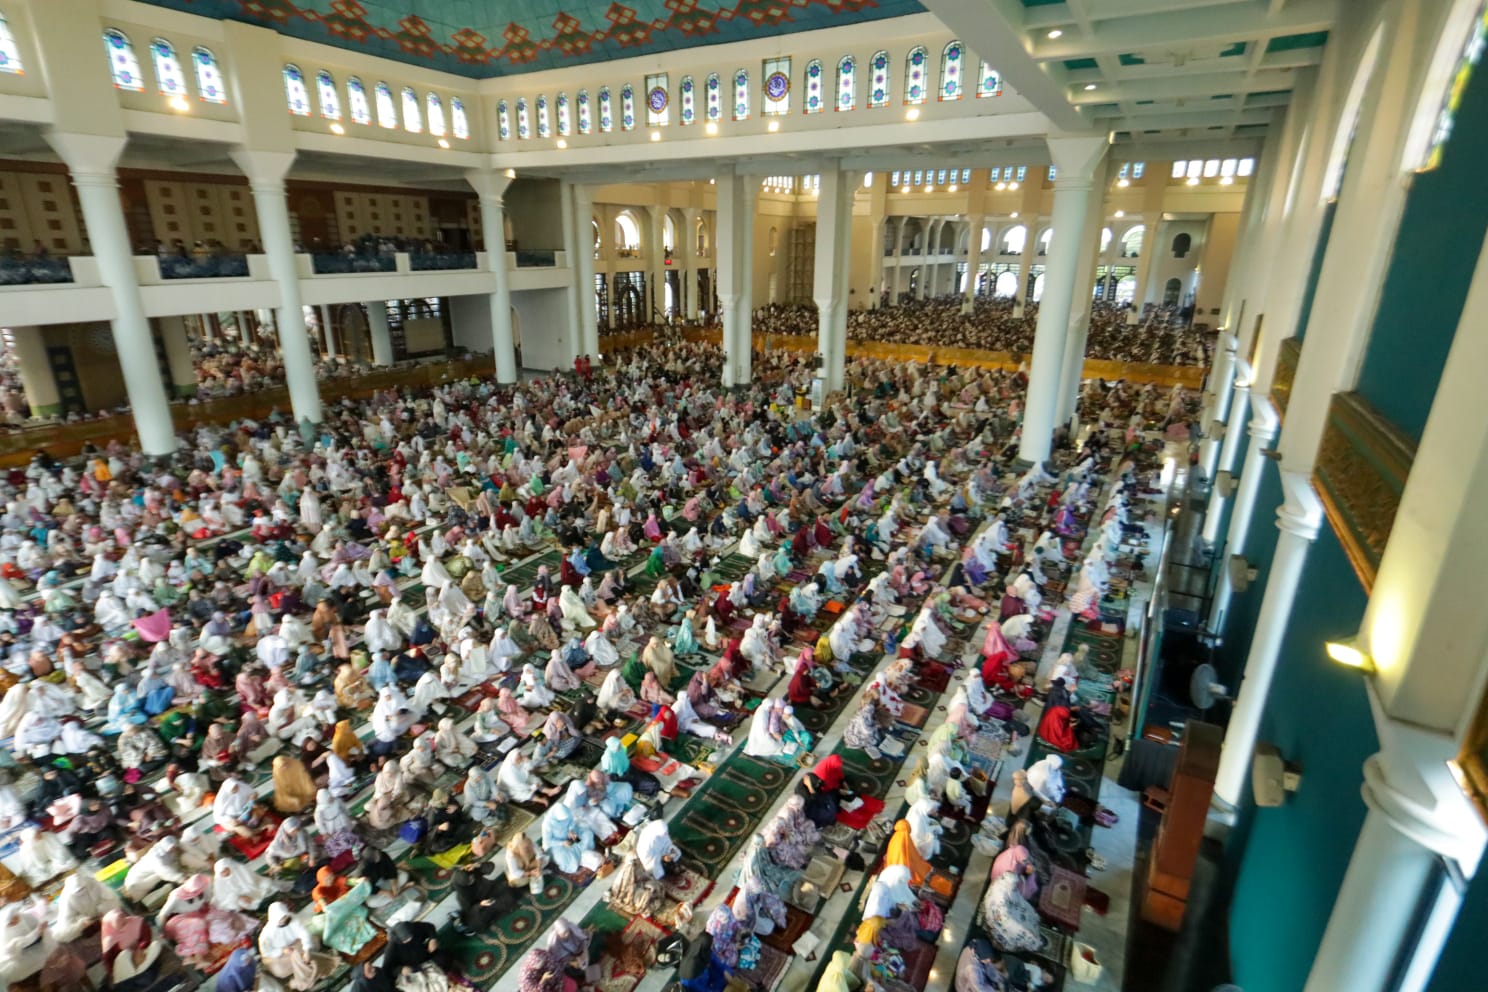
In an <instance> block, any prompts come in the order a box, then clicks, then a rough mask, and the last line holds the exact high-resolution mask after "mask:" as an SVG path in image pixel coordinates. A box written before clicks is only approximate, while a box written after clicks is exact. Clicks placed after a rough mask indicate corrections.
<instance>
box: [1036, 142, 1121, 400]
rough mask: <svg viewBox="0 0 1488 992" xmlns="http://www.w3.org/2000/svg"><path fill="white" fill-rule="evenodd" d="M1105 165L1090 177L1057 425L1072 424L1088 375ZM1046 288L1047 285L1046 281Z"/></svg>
mask: <svg viewBox="0 0 1488 992" xmlns="http://www.w3.org/2000/svg"><path fill="white" fill-rule="evenodd" d="M1106 164H1107V163H1106V162H1105V161H1101V162H1098V163H1097V164H1096V166H1095V169H1094V172H1093V174H1092V177H1091V195H1090V196H1089V197H1088V199H1087V202H1086V205H1085V211H1086V213H1085V223H1084V226H1083V227H1081V229H1080V230H1081V238H1080V257H1079V260H1078V262H1077V263H1076V266H1075V288H1074V295H1073V297H1072V298H1071V305H1070V319H1069V330H1068V332H1067V333H1066V335H1065V346H1064V361H1063V365H1062V368H1061V371H1060V378H1059V400H1058V402H1057V403H1056V405H1055V408H1054V416H1055V423H1059V424H1071V423H1072V422H1073V421H1074V417H1075V412H1076V409H1077V408H1078V406H1079V403H1080V378H1081V376H1082V375H1083V374H1084V372H1085V347H1086V344H1087V342H1088V341H1089V338H1090V304H1091V299H1092V294H1093V290H1094V287H1095V263H1096V261H1097V258H1096V256H1097V253H1098V252H1099V249H1100V231H1101V228H1102V227H1103V226H1104V221H1105V216H1106V210H1105V200H1106V198H1105V192H1104V191H1105V189H1106ZM1046 285H1047V282H1046Z"/></svg>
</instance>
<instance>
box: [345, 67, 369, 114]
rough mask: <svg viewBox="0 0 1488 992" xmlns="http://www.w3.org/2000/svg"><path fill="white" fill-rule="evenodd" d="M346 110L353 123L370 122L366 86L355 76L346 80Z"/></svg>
mask: <svg viewBox="0 0 1488 992" xmlns="http://www.w3.org/2000/svg"><path fill="white" fill-rule="evenodd" d="M346 110H347V113H349V114H350V115H351V119H352V121H353V122H354V123H357V124H371V123H372V108H371V107H370V106H369V105H368V104H367V88H366V87H365V86H363V85H362V81H361V80H360V79H358V78H357V77H355V76H351V77H350V78H348V79H347V80H346Z"/></svg>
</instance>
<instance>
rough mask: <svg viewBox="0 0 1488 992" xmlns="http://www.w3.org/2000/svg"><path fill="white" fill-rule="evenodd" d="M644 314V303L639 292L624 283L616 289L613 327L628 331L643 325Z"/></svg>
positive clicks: (631, 285)
mask: <svg viewBox="0 0 1488 992" xmlns="http://www.w3.org/2000/svg"><path fill="white" fill-rule="evenodd" d="M645 314H646V301H645V300H644V299H643V298H642V297H641V291H640V290H639V289H638V288H637V287H636V286H634V285H633V284H631V283H625V284H624V285H622V286H618V287H616V290H615V326H616V327H621V328H625V329H627V330H628V329H630V328H633V327H637V326H639V325H640V324H641V323H643V321H644V318H645Z"/></svg>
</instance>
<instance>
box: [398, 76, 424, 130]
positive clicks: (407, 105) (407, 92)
mask: <svg viewBox="0 0 1488 992" xmlns="http://www.w3.org/2000/svg"><path fill="white" fill-rule="evenodd" d="M403 129H404V130H405V131H407V132H409V133H410V134H418V133H419V132H420V131H422V130H423V129H424V112H423V110H422V109H421V108H420V107H419V98H418V94H417V93H415V92H414V91H413V87H412V86H405V87H403Z"/></svg>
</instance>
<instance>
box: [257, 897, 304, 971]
mask: <svg viewBox="0 0 1488 992" xmlns="http://www.w3.org/2000/svg"><path fill="white" fill-rule="evenodd" d="M294 947H299V948H301V949H303V950H305V951H310V950H312V949H313V948H312V946H311V943H310V933H309V931H307V930H306V929H305V927H304V925H303V924H301V923H300V921H298V920H296V919H295V918H294V914H293V913H291V912H290V911H289V907H288V906H286V905H284V903H282V902H276V903H274V904H273V905H271V906H269V919H268V922H267V923H265V924H264V928H263V932H262V933H260V934H259V935H258V951H259V953H260V954H262V955H263V956H264V957H265V958H266V959H273V958H279V957H283V956H284V955H285V954H288V953H289V951H290V949H291V948H294Z"/></svg>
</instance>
